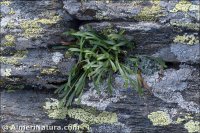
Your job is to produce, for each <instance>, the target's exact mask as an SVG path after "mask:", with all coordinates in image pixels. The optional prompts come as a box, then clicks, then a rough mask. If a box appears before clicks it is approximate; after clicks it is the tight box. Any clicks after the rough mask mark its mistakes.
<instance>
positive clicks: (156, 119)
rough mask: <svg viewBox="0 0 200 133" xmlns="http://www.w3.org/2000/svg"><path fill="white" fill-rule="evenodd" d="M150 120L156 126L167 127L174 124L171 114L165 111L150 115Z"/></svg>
mask: <svg viewBox="0 0 200 133" xmlns="http://www.w3.org/2000/svg"><path fill="white" fill-rule="evenodd" d="M148 118H149V119H150V120H151V122H152V123H153V125H154V126H165V125H169V124H171V123H172V120H171V118H170V116H169V114H167V113H166V112H163V111H157V112H152V113H151V114H149V115H148Z"/></svg>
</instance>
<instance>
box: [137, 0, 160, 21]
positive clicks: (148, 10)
mask: <svg viewBox="0 0 200 133" xmlns="http://www.w3.org/2000/svg"><path fill="white" fill-rule="evenodd" d="M159 2H160V1H153V5H152V6H151V7H144V8H143V9H142V10H141V11H140V13H139V14H138V15H137V16H136V17H134V18H135V19H136V20H139V21H154V20H156V19H157V18H158V17H159V16H161V14H160V12H161V9H162V8H161V6H160V5H159Z"/></svg>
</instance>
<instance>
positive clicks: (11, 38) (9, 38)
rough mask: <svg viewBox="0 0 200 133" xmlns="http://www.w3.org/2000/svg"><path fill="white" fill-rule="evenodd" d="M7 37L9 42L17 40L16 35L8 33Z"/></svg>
mask: <svg viewBox="0 0 200 133" xmlns="http://www.w3.org/2000/svg"><path fill="white" fill-rule="evenodd" d="M5 39H6V40H7V41H9V42H14V41H15V37H14V36H13V35H6V36H5Z"/></svg>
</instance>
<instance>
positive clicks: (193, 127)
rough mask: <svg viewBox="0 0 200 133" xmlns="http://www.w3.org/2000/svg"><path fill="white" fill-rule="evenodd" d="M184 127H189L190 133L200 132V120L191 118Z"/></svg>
mask: <svg viewBox="0 0 200 133" xmlns="http://www.w3.org/2000/svg"><path fill="white" fill-rule="evenodd" d="M184 128H185V129H187V130H188V132H189V133H194V132H198V133H200V122H198V121H193V120H190V121H189V122H187V123H186V124H185V125H184Z"/></svg>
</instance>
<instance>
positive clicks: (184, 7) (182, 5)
mask: <svg viewBox="0 0 200 133" xmlns="http://www.w3.org/2000/svg"><path fill="white" fill-rule="evenodd" d="M191 5H192V3H191V2H189V1H187V0H181V1H180V2H179V3H177V4H176V6H175V8H174V9H173V10H171V11H170V12H178V11H182V12H188V11H189V9H190V6H191Z"/></svg>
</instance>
